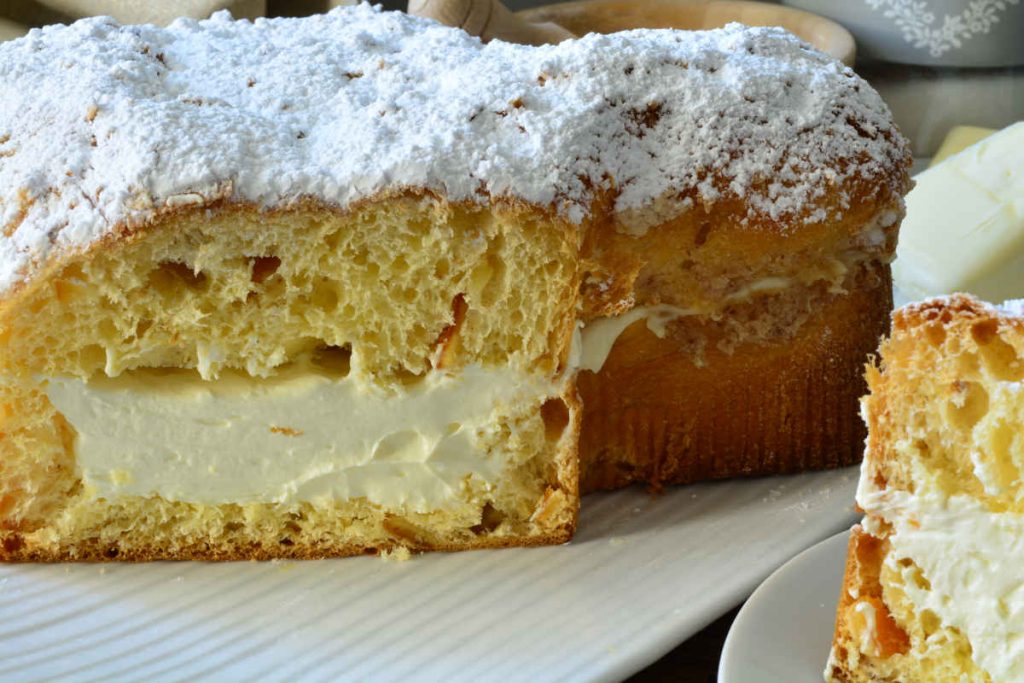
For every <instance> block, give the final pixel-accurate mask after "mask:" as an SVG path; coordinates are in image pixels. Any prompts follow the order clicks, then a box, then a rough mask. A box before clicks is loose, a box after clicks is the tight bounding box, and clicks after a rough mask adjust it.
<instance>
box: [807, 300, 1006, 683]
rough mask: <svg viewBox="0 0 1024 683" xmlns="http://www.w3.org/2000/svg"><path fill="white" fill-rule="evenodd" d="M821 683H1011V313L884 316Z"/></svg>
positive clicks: (933, 306) (956, 304) (961, 306)
mask: <svg viewBox="0 0 1024 683" xmlns="http://www.w3.org/2000/svg"><path fill="white" fill-rule="evenodd" d="M868 382H869V385H870V389H871V393H870V395H868V396H867V397H865V399H864V402H863V409H864V417H865V420H866V421H867V423H868V431H869V436H868V447H867V451H866V454H865V458H864V463H863V466H862V470H861V479H860V485H859V487H858V491H857V503H858V505H859V506H860V508H862V509H863V511H864V514H865V516H864V520H863V521H862V523H861V524H860V525H859V526H857V527H855V528H854V530H853V532H852V535H851V538H850V546H849V553H848V557H847V565H846V575H845V578H844V584H843V588H842V592H841V594H840V599H839V607H838V613H837V617H836V633H835V640H834V643H833V649H832V654H831V657H830V660H829V663H828V667H827V669H826V671H825V677H826V680H829V681H843V682H861V681H864V682H866V681H902V682H907V683H910V682H914V681H972V682H974V681H1016V680H1021V679H1022V678H1024V649H1022V647H1021V639H1022V637H1024V598H1022V590H1021V589H1022V586H1024V487H1022V478H1021V471H1022V468H1024V301H1019V302H1015V303H1008V304H1004V305H1003V306H991V305H988V304H985V303H982V302H980V301H979V300H977V299H974V298H973V297H970V296H967V295H960V294H957V295H953V296H951V297H948V298H941V299H933V300H928V301H925V302H922V303H918V304H911V305H909V306H907V307H904V308H902V309H900V310H898V311H897V312H896V313H895V314H894V318H893V330H892V337H891V338H890V339H888V340H887V341H885V342H884V343H883V344H882V347H881V361H880V364H879V365H878V366H876V367H870V368H869V370H868Z"/></svg>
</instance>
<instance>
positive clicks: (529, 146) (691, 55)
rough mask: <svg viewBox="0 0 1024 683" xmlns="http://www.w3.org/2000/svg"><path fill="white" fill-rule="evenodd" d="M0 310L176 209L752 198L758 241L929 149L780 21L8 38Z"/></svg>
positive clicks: (846, 72)
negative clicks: (475, 34) (501, 37)
mask: <svg viewBox="0 0 1024 683" xmlns="http://www.w3.org/2000/svg"><path fill="white" fill-rule="evenodd" d="M0 76H2V77H0V103H2V104H0V159H2V163H0V294H3V293H4V292H7V291H8V290H10V289H11V288H13V287H16V286H18V285H19V283H21V282H23V281H24V280H26V279H27V278H30V277H32V276H33V275H34V274H35V273H37V272H38V271H39V269H40V268H41V267H42V266H45V265H47V263H48V262H51V261H53V260H54V259H58V260H59V259H62V258H64V257H65V256H66V255H67V254H69V253H73V252H80V251H82V250H84V249H86V248H87V247H89V246H90V245H92V244H95V243H97V242H99V241H101V240H103V239H104V238H116V237H118V236H121V235H124V234H126V233H130V232H131V231H132V230H133V229H135V228H137V227H139V226H141V225H145V224H147V223H149V222H151V221H152V220H154V219H155V218H157V217H158V216H159V215H160V214H161V213H164V212H167V211H173V210H175V209H179V208H181V207H182V206H189V205H202V204H205V203H209V202H213V201H216V200H228V201H238V202H246V203H255V204H257V205H260V206H266V207H277V206H282V205H287V204H289V203H291V202H293V201H295V200H296V199H299V198H301V197H312V198H315V199H317V200H319V201H322V202H325V203H328V204H332V205H337V206H340V207H343V208H344V207H347V206H349V205H350V204H352V203H353V202H355V201H357V200H359V199H364V198H369V197H372V196H375V195H379V194H381V193H384V192H390V191H400V190H402V189H406V188H412V189H424V188H425V189H427V190H430V191H433V192H437V193H439V194H442V195H444V196H446V197H447V198H448V199H450V200H453V201H464V200H471V201H475V202H479V203H488V202H490V201H492V200H493V199H495V198H499V197H503V198H507V199H514V200H517V201H525V202H527V203H531V204H535V205H539V206H544V207H553V208H554V209H555V210H556V211H558V212H559V213H561V214H562V215H563V216H564V217H566V218H568V219H570V220H571V221H572V222H574V223H577V224H583V223H585V222H586V221H588V220H589V219H592V218H594V217H595V216H602V217H605V218H606V217H608V216H609V215H610V216H611V219H612V221H613V222H614V223H615V224H616V228H617V229H619V230H621V231H624V232H629V233H638V232H643V231H644V230H645V229H646V228H648V227H651V226H653V225H656V224H659V223H661V222H665V221H667V220H670V219H671V218H672V217H673V216H675V215H679V214H681V213H684V212H686V211H689V210H693V209H695V208H696V209H698V210H699V208H700V207H701V206H703V207H705V208H706V207H707V206H710V205H712V204H716V203H721V202H725V203H728V202H730V201H734V200H737V199H738V200H741V201H742V202H743V206H744V211H743V212H741V213H740V214H739V215H737V220H738V221H739V222H741V223H743V224H745V225H749V226H750V228H751V229H754V230H764V229H768V230H775V231H778V232H793V231H796V230H798V229H800V228H801V227H802V226H805V225H821V224H822V223H826V222H831V221H835V220H837V219H839V218H840V217H841V216H842V215H843V214H844V212H846V211H848V210H849V209H851V208H852V207H855V205H856V201H857V198H858V197H859V196H862V195H863V194H864V193H865V191H866V188H877V187H878V186H879V185H880V184H882V185H892V187H888V188H887V189H888V193H889V194H893V195H897V194H900V193H901V191H902V188H903V185H904V184H905V182H906V181H905V175H904V174H903V173H901V172H900V171H901V170H902V167H903V166H904V165H905V164H906V160H907V158H908V151H907V147H906V144H905V141H904V140H903V138H902V137H901V136H900V135H899V133H898V132H897V131H896V129H895V127H894V125H893V123H892V121H891V117H890V114H889V111H888V109H887V108H886V106H885V105H884V104H883V102H882V100H881V99H880V98H879V96H878V94H877V93H876V92H875V91H874V90H872V89H871V88H870V87H869V86H868V85H867V84H866V83H865V82H864V81H862V80H861V79H860V78H859V77H857V76H856V75H855V74H854V73H853V72H852V71H851V70H850V69H848V68H846V67H843V66H842V65H841V64H839V63H838V62H835V61H834V60H832V59H830V58H829V57H827V56H826V55H824V54H822V53H819V52H817V51H815V50H813V49H812V48H810V47H809V46H808V45H807V44H805V43H803V42H801V41H800V40H799V39H797V38H795V37H794V36H792V35H790V34H788V33H786V32H784V31H782V30H781V29H774V28H747V27H743V26H740V25H736V24H733V25H730V26H727V27H726V28H724V29H719V30H715V31H703V32H677V31H667V30H637V31H629V32H624V33H620V34H615V35H589V36H587V37H585V38H582V39H580V40H575V41H567V42H565V43H562V44H560V45H557V46H547V47H539V48H534V47H527V46H519V45H513V44H508V43H503V42H500V41H495V42H492V43H490V44H488V45H483V44H481V43H480V42H479V41H478V40H476V39H475V38H472V37H470V36H468V35H466V34H465V33H463V32H461V31H458V30H454V29H449V28H446V27H442V26H440V25H437V24H434V23H432V22H430V21H427V20H423V19H418V18H415V17H410V16H408V15H405V14H402V13H383V12H379V11H377V10H375V9H373V8H371V7H369V6H366V5H361V6H357V7H350V8H343V9H339V10H337V11H335V12H332V13H330V14H328V15H324V16H319V17H313V18H305V19H271V20H257V21H256V22H254V23H250V22H248V21H239V22H236V21H233V20H231V18H230V17H229V16H228V15H226V14H219V15H216V16H215V17H214V18H212V19H210V20H207V21H201V22H196V21H191V20H179V21H177V22H175V23H174V24H172V25H171V26H170V27H169V28H157V27H153V26H121V25H119V24H118V23H117V22H115V21H114V20H112V19H109V18H94V19H86V20H82V21H79V22H77V23H75V24H73V25H71V26H52V27H47V28H44V29H39V30H34V31H32V32H31V33H30V34H29V35H28V36H27V37H25V38H23V39H21V40H16V41H12V42H9V43H5V44H4V45H2V46H0Z"/></svg>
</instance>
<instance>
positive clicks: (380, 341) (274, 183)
mask: <svg viewBox="0 0 1024 683" xmlns="http://www.w3.org/2000/svg"><path fill="white" fill-rule="evenodd" d="M424 23H425V22H416V21H413V20H411V19H409V18H407V17H404V16H403V15H384V14H380V13H378V12H375V11H373V10H371V9H370V8H369V7H365V6H364V7H359V8H354V9H351V10H348V11H346V12H340V13H337V14H335V15H333V16H332V17H327V18H324V17H321V18H317V19H309V20H281V21H274V22H269V21H268V22H257V23H256V24H251V23H249V22H234V21H231V20H230V19H229V18H227V17H224V16H220V17H219V18H216V19H213V20H211V21H207V22H200V23H196V22H191V21H179V22H178V23H176V24H175V25H174V26H173V27H172V28H170V29H167V30H164V29H159V28H156V27H152V26H120V25H118V24H116V23H115V22H113V21H112V20H109V19H92V20H85V21H82V22H79V23H77V24H74V25H72V26H69V27H49V28H46V29H43V30H42V31H35V32H33V33H32V35H30V36H29V37H28V38H26V39H25V40H22V41H16V42H14V43H10V44H7V45H4V46H3V47H0V90H2V95H0V99H2V100H3V101H4V103H5V106H4V108H3V110H2V112H0V133H3V135H2V136H0V140H2V142H3V147H2V148H0V149H2V151H0V154H2V155H3V157H4V158H3V160H2V163H0V194H2V199H0V209H2V214H3V236H2V238H0V282H2V285H3V297H2V299H0V378H2V380H0V539H2V551H0V555H2V557H3V558H4V559H7V560H106V559H127V560H153V559H165V558H166V559H217V560H222V559H251V558H258V559H262V558H275V557H295V558H314V557H325V556H339V555H351V554H356V553H374V552H380V551H385V550H389V549H393V548H398V547H404V548H408V549H411V550H414V551H421V550H459V549H467V548H482V547H498V546H508V545H532V544H541V543H562V542H565V541H567V540H568V539H569V538H570V536H571V534H572V532H573V529H574V527H575V522H576V515H577V509H578V504H579V498H578V493H577V479H578V475H577V459H576V449H577V439H578V431H579V406H578V400H577V398H576V390H575V385H574V381H573V380H574V374H573V371H572V367H571V364H570V360H571V358H570V350H571V345H572V339H573V336H574V334H575V330H576V309H577V303H578V297H579V259H578V249H579V226H578V225H577V224H576V223H574V222H573V221H572V220H571V219H570V218H569V217H568V216H566V215H565V214H564V213H559V212H558V211H556V210H555V209H554V208H553V207H552V206H550V205H549V204H547V203H544V204H540V203H529V202H526V201H522V200H514V199H512V198H500V197H495V198H494V199H493V200H492V199H486V198H485V199H481V198H480V195H475V196H474V193H475V192H476V191H477V190H480V191H481V192H483V190H482V189H480V186H478V185H477V182H478V181H477V180H474V179H472V178H471V177H470V174H469V173H468V172H467V171H464V170H462V169H448V171H449V176H446V177H445V178H446V179H450V182H451V187H450V188H449V191H448V192H447V193H446V192H445V191H444V190H445V187H444V185H443V183H437V184H432V183H431V182H430V180H429V179H427V180H424V181H423V182H420V183H419V184H416V183H414V182H407V183H405V185H404V186H400V185H399V184H398V183H389V182H388V180H387V175H388V174H389V173H392V172H393V171H394V169H393V167H392V166H388V163H389V160H392V161H393V160H395V159H397V160H398V161H399V162H401V163H409V164H415V163H416V152H415V149H416V147H415V145H416V144H417V143H419V142H421V141H422V140H425V141H426V142H427V143H429V142H430V138H429V136H427V137H426V138H421V137H419V133H417V132H416V131H415V130H413V129H412V128H411V127H409V126H410V124H409V123H406V124H401V123H396V124H395V125H398V126H403V125H404V126H406V127H407V137H406V138H405V139H399V140H392V142H390V143H385V142H383V141H382V139H383V137H386V136H387V135H388V134H389V130H390V128H389V127H390V125H391V124H390V123H389V122H388V120H387V118H386V116H385V115H388V114H390V113H394V112H398V111H399V110H401V109H402V108H404V107H409V108H410V110H411V114H412V115H414V116H417V117H418V116H419V115H420V114H424V113H426V112H428V111H429V107H425V106H419V105H416V104H415V103H413V102H408V101H406V100H403V99H402V97H401V96H400V94H399V90H402V89H403V88H404V81H403V82H401V83H400V82H397V81H396V82H393V83H392V82H389V80H388V79H394V78H396V77H397V76H396V74H400V73H402V72H403V69H404V71H405V72H408V73H406V76H409V74H410V73H418V71H417V67H416V65H415V60H414V59H413V58H412V57H410V56H409V55H406V57H405V59H406V62H407V63H406V64H405V66H404V67H402V66H400V65H395V66H394V68H393V70H392V71H391V72H388V71H387V69H388V68H389V67H388V66H387V64H386V63H385V62H386V61H387V60H392V62H398V61H400V60H401V59H402V57H401V55H399V54H398V53H396V50H397V51H401V50H402V49H407V50H409V51H413V52H415V51H417V50H419V49H420V48H421V47H422V45H423V44H425V42H417V40H416V39H417V38H422V41H429V40H431V39H438V40H440V41H441V42H445V41H449V42H452V43H454V49H453V51H452V55H453V58H457V57H459V56H461V57H462V58H466V59H471V58H474V57H476V56H478V51H479V45H478V44H475V43H474V42H473V41H471V40H470V39H468V38H465V39H463V38H461V37H459V36H458V34H457V32H455V31H449V30H442V29H434V31H433V34H431V33H430V32H427V31H424V30H423V29H424V26H423V24H424ZM366 41H369V42H368V43H367V42H366ZM374 41H376V44H378V47H373V44H374ZM364 43H365V44H364ZM328 46H330V49H327V48H328ZM380 46H386V47H380ZM460 50H461V52H460ZM307 52H309V54H310V55H311V54H316V55H317V59H320V60H321V62H320V63H311V62H308V61H307V56H308V55H307V54H306V53H307ZM310 59H312V58H310ZM303 64H306V65H307V66H306V67H303V66H302V65H303ZM419 67H421V68H423V69H427V70H432V69H434V68H435V66H434V65H433V64H422V65H419ZM467 68H468V67H467ZM318 79H319V80H318ZM339 89H340V90H341V91H342V92H341V93H339V92H338V90H339ZM502 96H504V95H502ZM375 98H379V99H380V101H379V102H376V103H375V102H374V101H373V100H374V99H375ZM388 98H390V99H388ZM460 116H461V113H460ZM377 137H380V138H381V140H377V141H375V139H374V138H377ZM388 144H389V145H390V146H388ZM371 155H372V156H378V155H379V156H381V157H384V160H382V161H377V162H375V161H373V159H372V156H371ZM403 155H404V156H403ZM330 164H334V166H333V167H329V165H330ZM444 170H446V169H441V171H442V172H443V171H444ZM415 172H416V171H415V170H414V171H412V173H415ZM373 173H377V174H378V177H377V178H373V177H371V176H372V174H373ZM460 183H461V185H460ZM428 185H432V186H431V187H427V186H428ZM461 186H468V187H469V188H470V189H469V192H461V190H460V189H459V188H460V187H461Z"/></svg>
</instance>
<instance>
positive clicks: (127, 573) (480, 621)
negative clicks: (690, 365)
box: [0, 467, 857, 681]
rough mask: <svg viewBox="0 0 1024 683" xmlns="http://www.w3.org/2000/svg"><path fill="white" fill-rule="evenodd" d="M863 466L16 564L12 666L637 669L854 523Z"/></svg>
mask: <svg viewBox="0 0 1024 683" xmlns="http://www.w3.org/2000/svg"><path fill="white" fill-rule="evenodd" d="M856 476H857V469H856V468H855V467H854V468H847V469H844V470H838V471H832V472H817V473H810V474H802V475H796V476H791V477H774V478H764V479H751V480H736V481H728V482H717V483H707V484H697V485H693V486H686V487H678V488H674V489H670V490H668V491H667V492H666V493H664V494H662V495H658V496H652V495H650V494H648V493H646V492H645V491H644V490H642V489H630V490H626V491H618V492H614V493H602V494H595V495H591V496H588V497H587V498H585V500H584V504H583V511H582V517H581V520H580V531H579V534H578V535H577V537H576V539H575V540H574V541H573V542H572V543H570V544H569V545H566V546H562V547H554V548H534V549H514V550H500V551H476V552H468V553H458V554H433V555H422V556H418V557H414V558H413V559H412V560H410V561H407V562H389V561H384V560H381V559H379V558H376V557H357V558H350V559H342V560H325V561H315V562H268V563H257V562H237V563H226V564H200V563H191V562H189V563H170V562H161V563H153V564H143V565H128V564H107V565H86V564H63V565H2V566H0V680H13V679H17V680H19V681H30V680H57V679H59V680H65V681H92V680H96V681H100V680H102V681H116V680H132V681H138V680H147V681H174V680H190V681H191V680H217V681H224V680H267V681H294V680H314V681H316V680H368V679H372V680H374V681H392V680H394V681H397V680H403V681H404V680H429V681H436V680H445V681H480V680H500V681H545V680H551V681H554V680H559V681H566V680H568V681H581V680H619V679H622V678H624V677H625V676H627V675H629V674H631V673H633V672H635V671H637V670H639V669H641V668H642V667H643V666H645V665H646V664H648V663H650V662H652V661H653V660H655V659H657V658H658V657H660V656H661V655H663V654H664V653H665V652H667V651H668V650H670V649H672V648H673V647H674V646H675V645H677V644H678V643H680V642H681V641H682V640H684V639H685V638H687V637H688V636H690V635H691V634H693V633H694V632H696V631H698V630H699V629H701V628H702V627H704V626H705V625H707V624H708V623H710V622H711V621H713V620H714V619H715V618H716V617H717V616H719V615H721V614H722V613H724V612H726V611H727V610H729V609H730V608H731V607H733V606H734V605H736V604H737V603H739V602H740V601H741V600H743V599H744V598H745V597H746V596H747V595H748V594H749V593H750V591H751V590H752V589H753V588H754V587H755V586H756V585H757V584H758V583H760V582H761V581H762V580H763V579H764V578H765V577H766V576H768V575H769V574H770V573H771V572H772V571H774V570H775V569H776V568H777V567H779V566H780V565H782V564H783V563H784V562H785V561H786V560H788V559H789V558H790V557H792V556H793V555H795V554H796V553H798V552H800V551H801V550H803V549H804V548H807V547H809V546H811V545H813V544H814V543H816V542H818V541H819V540H821V539H823V538H826V537H828V536H830V535H832V534H834V533H836V532H837V531H839V530H841V529H843V528H846V527H849V526H850V524H851V523H852V522H853V521H854V519H855V518H856V515H855V514H854V511H853V493H854V488H855V486H856Z"/></svg>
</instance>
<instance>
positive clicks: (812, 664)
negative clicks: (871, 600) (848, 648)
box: [718, 530, 850, 683]
mask: <svg viewBox="0 0 1024 683" xmlns="http://www.w3.org/2000/svg"><path fill="white" fill-rule="evenodd" d="M849 538H850V532H849V530H847V531H843V532H842V533H838V534H836V535H835V536H833V537H831V538H829V539H827V540H825V541H822V542H821V543H819V544H818V545H816V546H814V547H813V548H811V549H809V550H805V551H804V552H802V553H800V554H799V555H797V556H796V557H794V558H793V559H792V560H790V561H789V562H787V563H786V564H785V565H784V566H783V567H782V568H781V569H779V570H778V571H777V572H775V573H774V574H772V575H771V576H770V577H768V580H767V581H765V582H764V583H762V584H761V586H760V588H758V589H757V590H756V591H754V594H753V595H751V596H750V599H749V600H747V603H746V604H745V605H743V609H741V610H740V611H739V614H737V615H736V620H735V621H733V622H732V628H730V629H729V635H728V637H726V639H725V646H724V647H723V648H722V659H721V662H720V663H719V665H718V683H821V682H822V680H823V672H824V671H825V662H826V661H827V660H828V652H829V647H830V646H831V645H832V631H833V629H834V627H835V621H836V603H837V602H838V601H839V590H840V587H841V586H842V584H843V567H844V564H845V562H846V544H847V542H848V541H849Z"/></svg>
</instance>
